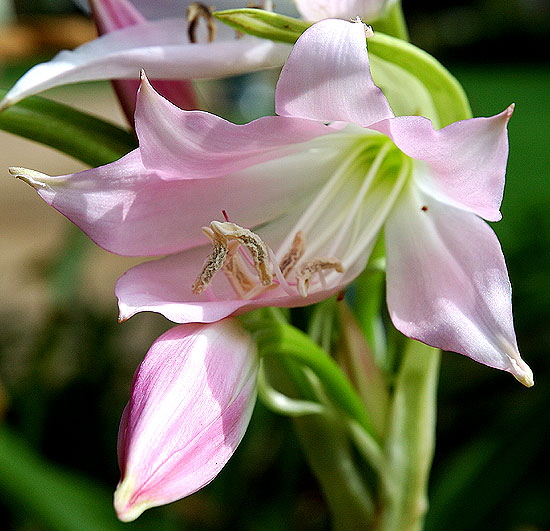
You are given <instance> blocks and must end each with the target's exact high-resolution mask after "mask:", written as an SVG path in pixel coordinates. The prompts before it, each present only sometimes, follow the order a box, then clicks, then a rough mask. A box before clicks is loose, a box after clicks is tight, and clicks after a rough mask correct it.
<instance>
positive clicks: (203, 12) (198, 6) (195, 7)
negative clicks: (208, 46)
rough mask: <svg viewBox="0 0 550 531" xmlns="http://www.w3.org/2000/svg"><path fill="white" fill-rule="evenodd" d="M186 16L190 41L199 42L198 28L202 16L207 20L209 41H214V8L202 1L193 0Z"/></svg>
mask: <svg viewBox="0 0 550 531" xmlns="http://www.w3.org/2000/svg"><path fill="white" fill-rule="evenodd" d="M186 18H187V35H188V36H189V42H194V43H196V42H197V28H198V26H199V21H200V19H201V18H202V19H204V21H205V22H206V30H207V32H208V42H212V41H213V40H214V39H215V38H216V22H215V19H214V17H213V16H212V10H211V9H210V8H209V7H208V6H206V5H204V4H203V3H201V2H192V3H191V4H189V6H187V12H186Z"/></svg>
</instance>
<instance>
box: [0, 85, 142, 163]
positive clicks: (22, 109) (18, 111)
mask: <svg viewBox="0 0 550 531" xmlns="http://www.w3.org/2000/svg"><path fill="white" fill-rule="evenodd" d="M6 92H7V91H6V90H4V89H0V98H2V97H3V96H4V95H5V94H6ZM0 129H3V130H4V131H7V132H8V133H13V134H15V135H19V136H21V137H23V138H28V139H30V140H35V141H36V142H40V143H41V144H44V145H46V146H51V147H53V148H55V149H58V150H59V151H62V152H63V153H66V154H67V155H70V156H72V157H74V158H76V159H78V160H81V161H82V162H84V163H85V164H89V165H90V166H100V165H102V164H107V163H108V162H112V161H113V160H116V159H118V158H120V157H122V156H123V155H125V154H126V153H128V152H129V151H131V150H132V149H134V148H135V147H136V145H137V144H136V139H135V137H134V136H133V134H132V133H130V132H129V131H125V130H124V129H121V128H120V127H117V126H115V125H113V124H110V123H108V122H106V121H104V120H101V119H100V118H96V117H95V116H91V115H89V114H86V113H83V112H80V111H77V110H76V109H73V108H72V107H69V106H67V105H63V104H61V103H56V102H53V101H50V100H47V99H45V98H41V97H38V96H34V97H32V98H27V99H25V100H24V101H22V102H19V103H17V104H16V105H13V106H12V107H8V108H7V109H5V110H3V111H2V112H0Z"/></svg>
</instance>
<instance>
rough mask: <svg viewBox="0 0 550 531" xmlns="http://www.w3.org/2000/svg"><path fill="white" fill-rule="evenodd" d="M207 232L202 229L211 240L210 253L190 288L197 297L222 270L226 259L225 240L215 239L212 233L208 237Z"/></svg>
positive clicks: (205, 229) (204, 228) (205, 228)
mask: <svg viewBox="0 0 550 531" xmlns="http://www.w3.org/2000/svg"><path fill="white" fill-rule="evenodd" d="M209 230H210V229H208V227H203V232H204V233H205V234H206V235H207V236H208V237H210V238H211V239H212V252H211V253H210V256H209V257H208V258H207V259H206V261H205V262H204V266H203V268H202V271H201V272H200V274H199V276H198V277H197V279H196V280H195V282H193V285H192V286H191V291H192V292H193V293H194V294H195V295H199V294H200V293H202V292H203V291H204V290H205V289H206V287H207V286H208V284H210V281H211V280H212V279H213V278H214V275H215V274H216V273H217V272H218V271H219V270H220V269H221V268H222V266H223V264H224V263H225V260H226V258H227V253H228V248H227V240H225V239H224V238H219V237H217V235H216V234H215V233H214V232H213V231H211V232H212V234H211V235H209V233H208V231H209Z"/></svg>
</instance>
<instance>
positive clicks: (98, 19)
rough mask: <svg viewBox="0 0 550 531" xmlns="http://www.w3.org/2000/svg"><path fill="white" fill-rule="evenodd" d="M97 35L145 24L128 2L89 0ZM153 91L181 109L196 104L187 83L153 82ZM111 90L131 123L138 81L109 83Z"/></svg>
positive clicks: (196, 105)
mask: <svg viewBox="0 0 550 531" xmlns="http://www.w3.org/2000/svg"><path fill="white" fill-rule="evenodd" d="M90 5H91V8H92V14H93V18H94V21H95V24H96V26H97V30H98V33H99V35H103V34H105V33H109V32H111V31H115V30H118V29H122V28H126V27H128V26H135V25H137V24H143V23H144V22H146V18H145V17H144V16H143V15H142V14H141V13H140V12H139V11H138V10H137V9H136V8H135V7H134V5H133V4H132V3H131V2H130V1H129V0H90ZM153 83H154V85H155V87H156V90H157V91H159V92H160V93H161V94H163V95H164V97H165V98H168V99H169V100H170V101H171V102H172V103H174V104H175V105H177V106H179V107H180V108H182V109H188V110H190V109H197V108H198V103H197V98H196V95H195V91H194V89H193V85H192V83H191V82H190V81H183V80H182V81H179V80H169V81H166V80H153ZM112 84H113V88H114V89H115V92H116V94H117V96H118V99H119V101H120V105H121V107H122V109H123V111H124V114H125V115H126V119H127V120H128V123H129V124H130V125H133V123H134V112H135V108H136V94H137V90H138V88H139V81H138V80H137V79H136V80H133V79H128V80H113V81H112Z"/></svg>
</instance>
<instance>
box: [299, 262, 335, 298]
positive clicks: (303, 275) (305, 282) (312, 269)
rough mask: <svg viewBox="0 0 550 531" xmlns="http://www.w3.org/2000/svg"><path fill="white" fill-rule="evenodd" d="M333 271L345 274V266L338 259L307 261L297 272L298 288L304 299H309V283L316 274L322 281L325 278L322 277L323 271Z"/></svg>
mask: <svg viewBox="0 0 550 531" xmlns="http://www.w3.org/2000/svg"><path fill="white" fill-rule="evenodd" d="M327 269H332V270H334V271H337V272H338V273H343V272H344V266H343V265H342V262H341V261H340V260H338V258H312V259H311V260H306V261H305V262H304V263H303V264H302V265H301V266H300V268H299V269H298V271H297V272H296V282H297V287H298V292H299V293H300V295H301V296H302V297H307V292H308V290H309V282H310V280H311V277H312V276H313V275H314V274H315V273H319V275H320V276H321V279H322V281H324V277H323V276H322V271H323V270H327Z"/></svg>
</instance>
